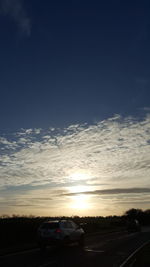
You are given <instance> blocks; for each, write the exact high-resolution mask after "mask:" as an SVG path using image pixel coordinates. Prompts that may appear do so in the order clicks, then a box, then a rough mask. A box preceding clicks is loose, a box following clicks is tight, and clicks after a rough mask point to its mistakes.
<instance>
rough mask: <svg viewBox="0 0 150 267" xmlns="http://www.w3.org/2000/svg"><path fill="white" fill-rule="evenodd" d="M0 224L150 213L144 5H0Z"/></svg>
mask: <svg viewBox="0 0 150 267" xmlns="http://www.w3.org/2000/svg"><path fill="white" fill-rule="evenodd" d="M0 25H1V27H0V215H4V214H8V215H12V214H21V215H31V214H32V215H35V216H36V215H38V216H39V215H40V216H43V215H44V216H51V215H52V216H55V215H56V216H58V215H60V216H62V215H69V216H71V215H80V216H85V215H91V216H95V215H101V216H107V215H114V214H116V215H121V214H123V213H124V212H125V211H126V210H127V209H130V208H142V209H148V208H150V2H149V1H146V0H143V1H142V0H140V1H138V0H137V1H132V0H130V1H128V0H127V1H119V0H118V1H117V0H116V1H109V0H108V1H88V0H86V1H83V0H80V1H79V0H76V1H74V0H72V1H59V0H58V1H40V0H26V1H23V0H0Z"/></svg>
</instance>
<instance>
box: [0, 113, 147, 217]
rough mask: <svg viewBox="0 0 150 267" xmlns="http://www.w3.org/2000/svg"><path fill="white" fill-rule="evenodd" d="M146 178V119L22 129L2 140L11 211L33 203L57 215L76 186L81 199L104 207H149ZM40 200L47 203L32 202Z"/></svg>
mask: <svg viewBox="0 0 150 267" xmlns="http://www.w3.org/2000/svg"><path fill="white" fill-rule="evenodd" d="M149 174H150V115H149V114H147V115H145V117H144V118H142V119H138V118H133V117H126V118H123V117H121V116H119V115H115V116H114V117H112V118H108V119H106V120H103V121H99V122H97V123H95V124H91V125H88V124H87V123H85V124H82V125H80V124H78V125H70V126H69V127H67V128H64V129H53V128H49V129H47V130H46V129H21V130H20V131H18V132H16V133H13V134H12V135H3V136H1V137H0V190H1V192H2V191H3V192H4V194H3V196H4V195H5V196H6V197H5V196H4V199H3V201H4V202H3V203H4V204H5V203H6V202H7V200H8V196H9V203H11V202H12V203H13V204H14V206H15V203H16V206H17V205H24V204H25V203H26V205H27V206H28V204H29V205H30V203H31V202H32V203H33V202H34V206H36V205H37V206H36V207H37V208H38V207H39V208H40V206H41V205H43V207H44V205H45V204H44V203H45V202H46V201H49V202H48V205H49V204H50V206H51V208H52V207H53V208H54V207H55V210H56V207H58V206H59V207H60V208H61V207H62V205H63V204H62V203H63V201H64V202H67V198H68V197H69V196H70V198H71V197H73V198H75V197H76V196H77V194H76V193H78V192H79V191H80V190H79V188H78V191H75V188H76V187H75V186H79V187H80V186H82V187H83V186H86V190H84V191H86V193H84V194H85V195H86V196H87V197H91V198H92V199H93V200H92V201H96V198H97V196H98V198H97V199H99V200H100V201H101V203H103V207H104V206H105V204H106V203H107V204H108V205H107V207H108V206H109V205H110V204H111V201H112V199H113V203H114V204H115V206H116V205H117V204H116V203H120V205H121V203H126V204H123V205H124V206H125V205H130V204H129V203H140V201H141V203H148V198H147V197H146V195H148V194H149V193H150V189H149V188H150V179H149ZM9 188H10V190H9ZM69 188H70V189H69ZM71 188H73V189H74V190H71ZM60 190H61V191H60ZM81 191H82V190H81ZM72 192H73V193H72ZM78 194H79V193H78ZM14 195H15V196H16V197H17V196H18V197H17V198H16V200H14V199H13V196H14ZM137 195H138V197H137ZM142 195H144V198H142V197H143V196H142ZM29 196H30V200H29ZM38 197H39V198H43V197H44V198H45V199H43V200H41V199H40V200H39V201H36V199H37V198H38ZM23 198H24V199H23ZM46 199H47V200H46ZM59 201H60V202H59ZM97 201H98V200H97ZM142 201H143V202H142ZM58 202H59V204H58ZM40 203H41V204H40ZM56 203H57V204H56ZM93 203H94V202H93ZM95 203H97V202H95ZM9 205H10V204H9ZM96 205H98V203H97V204H95V206H96ZM141 205H142V204H141ZM147 205H148V204H147ZM115 206H114V207H115ZM45 207H47V204H46V206H45ZM120 207H121V206H120ZM45 209H46V208H45ZM108 211H110V210H108ZM45 212H46V211H45ZM93 212H94V209H93ZM95 212H96V211H95Z"/></svg>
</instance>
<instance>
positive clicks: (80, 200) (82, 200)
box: [70, 194, 89, 210]
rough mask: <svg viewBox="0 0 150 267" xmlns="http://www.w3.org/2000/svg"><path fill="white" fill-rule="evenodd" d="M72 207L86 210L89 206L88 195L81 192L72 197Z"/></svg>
mask: <svg viewBox="0 0 150 267" xmlns="http://www.w3.org/2000/svg"><path fill="white" fill-rule="evenodd" d="M70 207H71V208H72V209H76V210H85V209H88V208H89V199H88V196H86V195H83V194H79V195H75V196H73V197H72V201H71V203H70Z"/></svg>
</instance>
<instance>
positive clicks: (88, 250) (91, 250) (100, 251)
mask: <svg viewBox="0 0 150 267" xmlns="http://www.w3.org/2000/svg"><path fill="white" fill-rule="evenodd" d="M85 251H87V252H94V253H104V250H95V249H89V248H85Z"/></svg>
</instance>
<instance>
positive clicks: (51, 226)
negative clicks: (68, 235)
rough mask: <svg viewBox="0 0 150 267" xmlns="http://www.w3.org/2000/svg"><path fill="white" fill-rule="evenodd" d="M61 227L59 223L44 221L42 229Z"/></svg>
mask: <svg viewBox="0 0 150 267" xmlns="http://www.w3.org/2000/svg"><path fill="white" fill-rule="evenodd" d="M58 227H59V223H56V222H51V223H43V225H42V226H41V229H56V228H58Z"/></svg>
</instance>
